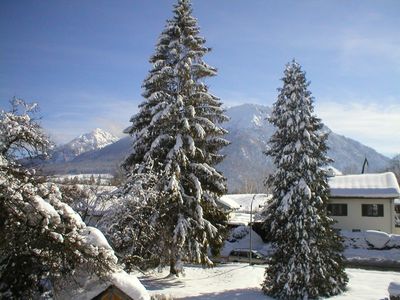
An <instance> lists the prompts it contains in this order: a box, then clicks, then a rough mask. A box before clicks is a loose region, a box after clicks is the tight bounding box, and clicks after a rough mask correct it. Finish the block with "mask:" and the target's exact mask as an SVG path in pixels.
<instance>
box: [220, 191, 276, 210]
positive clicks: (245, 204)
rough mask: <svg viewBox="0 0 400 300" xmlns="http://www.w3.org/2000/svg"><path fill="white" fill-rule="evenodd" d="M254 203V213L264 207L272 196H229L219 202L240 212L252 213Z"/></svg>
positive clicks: (223, 197)
mask: <svg viewBox="0 0 400 300" xmlns="http://www.w3.org/2000/svg"><path fill="white" fill-rule="evenodd" d="M254 195H256V196H255V198H254V201H253V212H257V211H259V210H260V206H261V207H262V206H264V205H265V203H266V202H267V201H268V200H269V199H270V197H271V196H270V195H267V194H228V195H224V196H222V197H221V198H220V199H219V200H218V201H219V202H220V203H221V204H223V205H225V206H227V207H228V208H230V209H232V210H235V211H238V212H250V205H251V201H252V199H253V197H254Z"/></svg>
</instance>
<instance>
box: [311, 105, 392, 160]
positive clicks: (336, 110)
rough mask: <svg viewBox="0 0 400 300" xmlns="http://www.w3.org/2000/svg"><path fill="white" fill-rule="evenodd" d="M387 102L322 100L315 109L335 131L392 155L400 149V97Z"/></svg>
mask: <svg viewBox="0 0 400 300" xmlns="http://www.w3.org/2000/svg"><path fill="white" fill-rule="evenodd" d="M385 102H387V101H382V102H379V101H375V102H367V101H348V102H346V103H338V102H334V101H323V102H319V103H317V104H316V113H317V115H318V116H319V117H320V118H322V121H323V122H324V123H325V124H326V125H327V126H328V127H329V128H331V129H332V130H333V131H334V132H336V133H339V134H342V135H345V136H347V137H350V138H353V139H355V140H357V141H360V142H361V143H363V144H366V145H368V146H370V147H372V148H374V149H376V150H377V151H378V152H380V153H383V154H386V155H393V154H396V153H400V99H399V100H398V101H397V103H396V102H394V103H392V102H393V101H391V104H387V103H386V104H385ZM378 103H381V104H378Z"/></svg>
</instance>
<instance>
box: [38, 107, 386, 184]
mask: <svg viewBox="0 0 400 300" xmlns="http://www.w3.org/2000/svg"><path fill="white" fill-rule="evenodd" d="M269 113H271V108H269V107H267V106H262V105H255V104H244V105H240V106H235V107H231V108H229V109H227V111H226V114H227V115H228V116H229V117H230V120H229V121H228V122H227V123H225V124H224V127H225V128H226V129H228V130H229V134H228V135H227V136H226V139H227V140H229V141H230V142H231V144H230V145H229V146H227V147H226V148H225V149H224V150H223V153H224V154H225V155H226V158H225V160H224V161H223V162H222V163H221V164H220V165H219V166H218V169H219V170H221V171H222V172H223V173H224V175H225V176H226V177H227V178H228V188H229V191H230V192H235V191H241V192H254V191H262V190H263V181H264V178H265V177H266V175H267V174H268V172H270V171H271V170H272V169H273V165H272V162H271V160H270V159H269V158H267V157H266V156H265V155H264V154H263V151H264V150H265V149H266V146H267V142H268V140H269V138H270V137H271V135H272V134H273V132H274V130H275V129H274V127H273V126H272V125H271V124H269V122H268V121H267V120H266V118H267V116H268V114H269ZM325 130H326V131H328V132H329V139H328V145H329V147H330V150H329V152H328V154H329V156H330V157H331V158H333V159H334V160H335V162H334V163H333V166H334V167H335V168H337V169H339V170H340V171H342V172H343V173H347V174H350V173H360V172H361V168H362V164H363V162H364V159H365V157H367V159H368V162H369V169H368V171H370V172H378V171H382V170H384V169H386V168H387V167H388V166H389V163H390V159H389V158H387V157H385V156H383V155H381V154H379V153H377V152H376V151H375V150H374V149H372V148H370V147H367V146H365V145H363V144H361V143H359V142H357V141H355V140H352V139H349V138H347V137H344V136H341V135H338V134H336V133H334V132H332V131H331V130H330V129H329V128H327V127H326V128H325ZM69 144H75V143H72V141H71V142H70V143H68V144H67V145H69ZM131 144H132V141H131V138H130V137H126V138H123V139H121V140H119V141H117V142H114V143H112V144H109V145H108V146H106V147H104V148H101V149H98V150H93V151H88V152H85V153H83V154H80V155H78V156H76V157H75V158H73V159H72V160H70V161H66V162H63V163H55V164H51V165H48V166H47V167H46V169H47V171H49V172H51V173H112V172H114V171H115V170H116V168H117V167H118V165H119V163H120V162H121V161H122V159H123V158H124V157H125V155H126V154H127V153H128V151H129V147H130V145H131ZM78 148H79V147H78Z"/></svg>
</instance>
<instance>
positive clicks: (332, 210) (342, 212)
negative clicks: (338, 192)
mask: <svg viewBox="0 0 400 300" xmlns="http://www.w3.org/2000/svg"><path fill="white" fill-rule="evenodd" d="M328 215H330V216H347V204H340V203H332V204H328Z"/></svg>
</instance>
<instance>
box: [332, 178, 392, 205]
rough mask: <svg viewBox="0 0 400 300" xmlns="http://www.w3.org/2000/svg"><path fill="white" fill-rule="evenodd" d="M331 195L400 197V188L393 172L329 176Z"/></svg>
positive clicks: (342, 196) (343, 196)
mask: <svg viewBox="0 0 400 300" xmlns="http://www.w3.org/2000/svg"><path fill="white" fill-rule="evenodd" d="M328 182H329V187H330V196H331V197H341V198H345V197H348V198H389V199H393V198H398V197H400V188H399V184H398V182H397V180H396V177H395V175H394V174H393V173H392V172H387V173H379V174H359V175H342V176H335V177H330V178H328Z"/></svg>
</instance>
